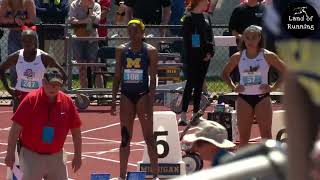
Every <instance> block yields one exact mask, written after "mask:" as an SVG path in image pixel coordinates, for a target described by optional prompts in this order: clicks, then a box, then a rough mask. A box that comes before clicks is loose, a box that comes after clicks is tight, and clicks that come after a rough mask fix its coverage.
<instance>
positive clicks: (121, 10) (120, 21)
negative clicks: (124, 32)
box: [115, 0, 126, 25]
mask: <svg viewBox="0 0 320 180" xmlns="http://www.w3.org/2000/svg"><path fill="white" fill-rule="evenodd" d="M115 4H116V6H117V8H116V9H117V11H116V16H115V24H116V25H124V24H125V23H126V22H125V15H126V5H124V1H123V0H116V1H115Z"/></svg>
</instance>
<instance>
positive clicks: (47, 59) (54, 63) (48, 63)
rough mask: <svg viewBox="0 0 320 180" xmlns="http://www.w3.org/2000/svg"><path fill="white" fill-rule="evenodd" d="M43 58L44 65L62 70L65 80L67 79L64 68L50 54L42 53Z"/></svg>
mask: <svg viewBox="0 0 320 180" xmlns="http://www.w3.org/2000/svg"><path fill="white" fill-rule="evenodd" d="M41 59H42V62H43V64H44V66H45V67H46V68H47V67H56V68H58V69H59V70H60V72H61V74H62V76H63V82H66V81H67V74H66V72H65V71H64V69H63V68H62V67H61V66H60V64H59V63H58V62H57V61H56V60H55V59H54V58H53V57H52V56H50V55H49V54H41Z"/></svg>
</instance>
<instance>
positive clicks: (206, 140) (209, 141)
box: [183, 121, 236, 166]
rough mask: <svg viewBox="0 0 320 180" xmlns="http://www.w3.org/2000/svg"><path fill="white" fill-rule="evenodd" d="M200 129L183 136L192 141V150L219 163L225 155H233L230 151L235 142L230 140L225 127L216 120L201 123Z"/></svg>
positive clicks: (202, 157)
mask: <svg viewBox="0 0 320 180" xmlns="http://www.w3.org/2000/svg"><path fill="white" fill-rule="evenodd" d="M199 128H200V130H198V131H197V132H196V133H194V134H188V135H185V136H184V137H183V141H185V142H187V143H192V146H191V151H192V152H195V153H197V154H199V155H200V157H201V159H202V160H204V161H210V162H212V166H216V165H218V164H219V163H220V162H219V161H220V159H221V158H222V157H223V156H227V155H233V154H232V153H231V152H229V151H230V150H231V149H232V148H235V146H236V145H235V144H234V143H233V142H231V141H229V140H228V132H227V130H226V128H225V127H223V126H222V125H221V124H219V123H217V122H214V121H204V122H201V123H200V124H199Z"/></svg>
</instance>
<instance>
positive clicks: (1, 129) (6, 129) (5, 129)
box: [0, 127, 11, 131]
mask: <svg viewBox="0 0 320 180" xmlns="http://www.w3.org/2000/svg"><path fill="white" fill-rule="evenodd" d="M10 129H11V127H7V128H0V131H9V130H10Z"/></svg>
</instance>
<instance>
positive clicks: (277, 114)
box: [272, 110, 287, 140]
mask: <svg viewBox="0 0 320 180" xmlns="http://www.w3.org/2000/svg"><path fill="white" fill-rule="evenodd" d="M284 121H285V111H284V110H278V111H273V114H272V139H277V136H278V137H279V138H280V139H277V140H281V139H283V138H287V136H286V131H285V129H286V127H285V123H284Z"/></svg>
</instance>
